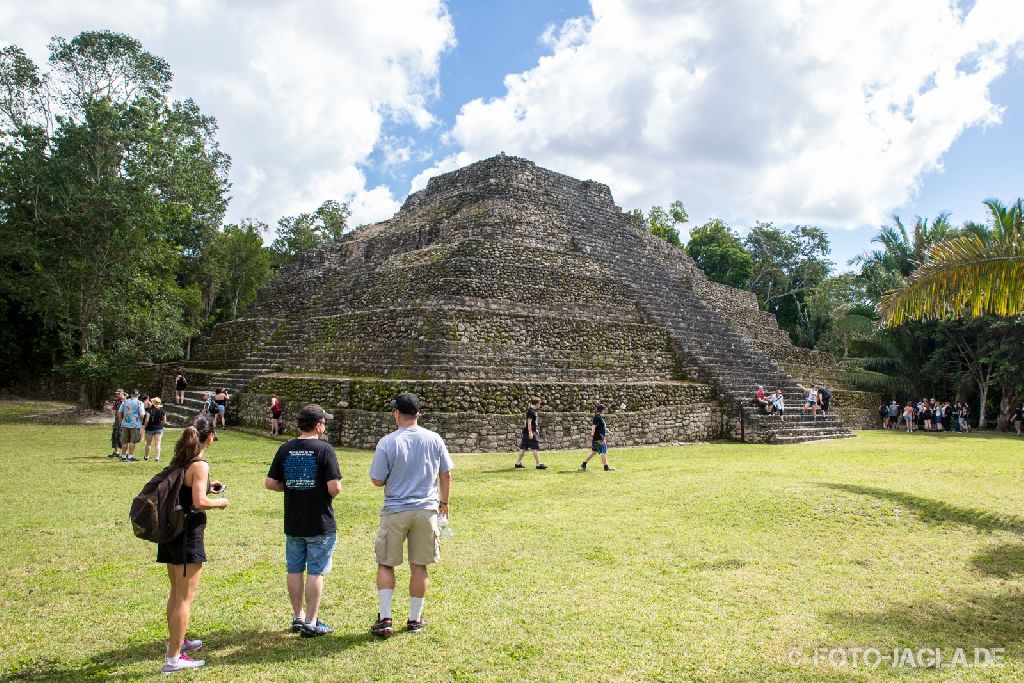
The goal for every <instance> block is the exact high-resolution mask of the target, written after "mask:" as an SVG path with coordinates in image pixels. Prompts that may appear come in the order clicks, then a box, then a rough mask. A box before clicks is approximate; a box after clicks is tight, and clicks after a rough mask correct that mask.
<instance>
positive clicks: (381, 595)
mask: <svg viewBox="0 0 1024 683" xmlns="http://www.w3.org/2000/svg"><path fill="white" fill-rule="evenodd" d="M394 594H395V589H394V588H381V589H380V590H378V591H377V599H378V600H380V618H381V619H390V618H391V596H392V595H394Z"/></svg>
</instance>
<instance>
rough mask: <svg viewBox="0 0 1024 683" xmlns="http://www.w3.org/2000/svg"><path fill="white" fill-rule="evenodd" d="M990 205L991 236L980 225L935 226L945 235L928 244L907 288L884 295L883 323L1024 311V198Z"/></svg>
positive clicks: (995, 200) (1009, 313)
mask: <svg viewBox="0 0 1024 683" xmlns="http://www.w3.org/2000/svg"><path fill="white" fill-rule="evenodd" d="M985 206H986V207H987V208H988V210H989V213H990V214H991V227H990V228H989V230H988V232H987V235H986V234H985V233H984V232H982V231H979V230H977V229H970V230H963V231H953V230H952V229H950V230H948V231H946V230H942V229H941V228H940V229H939V230H935V231H933V234H934V233H935V232H938V233H944V234H945V236H946V238H945V239H940V240H939V241H937V242H935V243H934V244H932V245H931V246H930V247H929V248H928V249H927V252H926V257H925V259H924V261H923V263H921V264H920V265H919V266H918V267H917V268H916V269H915V270H914V272H913V273H912V274H911V275H910V277H908V278H907V280H906V283H905V285H904V286H903V287H902V288H900V289H898V290H895V291H892V292H890V293H888V294H886V295H885V296H883V297H882V301H881V304H880V305H879V313H880V314H881V318H882V323H883V324H884V325H886V326H895V325H900V324H901V323H903V322H905V321H907V320H926V319H933V318H960V317H965V316H971V317H977V316H980V315H984V314H986V313H991V314H994V315H1001V316H1011V315H1019V314H1020V313H1021V312H1024V200H1021V199H1018V200H1017V201H1016V202H1015V203H1013V204H1011V205H1010V206H1005V205H1004V204H1003V203H1002V202H1000V201H999V200H997V199H987V200H985Z"/></svg>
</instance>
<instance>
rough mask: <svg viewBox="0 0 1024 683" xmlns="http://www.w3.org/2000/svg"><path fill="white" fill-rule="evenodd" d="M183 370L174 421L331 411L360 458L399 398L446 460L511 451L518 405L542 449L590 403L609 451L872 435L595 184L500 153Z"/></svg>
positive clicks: (815, 365) (216, 341)
mask: <svg viewBox="0 0 1024 683" xmlns="http://www.w3.org/2000/svg"><path fill="white" fill-rule="evenodd" d="M186 367H187V370H186V374H187V375H189V377H190V381H191V386H192V388H193V391H190V392H189V394H188V397H189V398H188V405H187V407H186V409H177V408H176V407H174V406H171V407H170V410H169V412H171V413H173V416H172V417H173V418H175V419H177V420H179V421H182V420H185V419H188V418H189V417H190V415H192V414H194V413H195V412H196V410H197V409H198V406H199V402H200V398H201V390H202V388H204V387H215V386H218V387H219V386H226V387H227V388H228V389H229V390H230V391H231V392H232V394H234V396H233V402H232V406H231V408H230V411H229V419H232V418H233V419H234V420H235V421H236V422H240V423H241V424H242V425H248V426H252V427H259V428H262V429H264V430H265V429H266V428H267V425H268V416H269V409H268V402H269V395H270V394H271V393H276V394H277V395H278V396H279V397H280V398H281V400H282V401H283V402H284V404H285V410H286V412H285V421H286V423H287V424H288V426H289V427H292V428H294V426H295V423H294V418H295V414H296V412H297V410H298V407H299V406H300V405H302V404H303V403H307V402H317V403H320V404H321V405H323V406H325V407H327V409H328V410H331V411H332V412H334V413H335V415H336V419H335V420H334V422H333V424H332V425H331V426H330V438H331V441H332V442H333V443H335V444H340V445H345V446H353V447H359V448H372V447H373V446H374V444H375V443H376V442H377V440H378V439H379V438H380V437H381V436H382V435H383V434H385V433H387V432H388V431H390V430H391V429H393V428H394V423H393V421H392V417H391V411H390V407H389V404H390V401H391V399H392V398H393V397H394V396H395V395H396V394H397V393H398V392H400V391H413V392H415V393H416V394H418V395H419V396H420V397H421V399H422V400H423V403H424V414H423V417H422V418H421V423H422V424H424V425H425V426H427V427H429V428H431V429H435V430H437V431H438V432H440V433H441V434H442V435H443V436H444V437H445V439H446V440H447V442H448V444H449V446H450V448H452V450H454V451H463V452H465V451H509V450H512V449H514V448H515V447H516V446H517V445H518V439H519V430H520V428H521V426H522V414H523V411H524V410H525V408H526V405H527V401H528V399H529V397H530V396H531V395H537V396H540V397H541V398H542V399H543V405H542V410H541V420H540V422H541V424H540V431H541V439H542V443H543V446H544V447H545V448H552V449H553V448H584V447H587V446H588V445H589V442H588V437H589V434H590V416H591V414H592V410H593V406H594V404H595V403H597V402H601V403H604V404H605V405H607V406H608V407H609V411H608V415H607V417H608V429H609V443H610V444H612V445H613V446H624V445H638V444H654V443H674V442H685V441H706V440H709V439H715V438H729V439H736V440H739V439H741V438H742V439H743V440H746V441H751V442H762V443H763V442H773V443H786V442H795V441H804V440H809V439H823V438H838V437H844V436H848V435H849V434H850V432H849V428H850V427H857V426H867V425H870V424H873V423H874V416H875V408H876V407H877V405H878V400H877V399H878V397H877V396H876V395H873V394H867V393H863V392H857V391H854V390H852V389H851V387H849V385H847V384H846V383H845V382H844V379H843V377H842V373H840V372H839V371H838V370H837V368H836V366H835V363H834V361H833V359H832V358H831V357H830V356H828V355H827V354H823V353H820V352H817V351H810V350H807V349H802V348H797V347H795V346H793V345H792V344H791V343H790V340H789V336H788V335H787V334H786V333H785V332H784V331H782V330H780V329H779V328H778V325H777V323H776V321H775V318H774V317H773V316H772V315H770V314H768V313H765V312H763V311H761V310H759V309H758V306H757V303H756V300H755V298H754V295H753V294H751V293H749V292H744V291H740V290H737V289H733V288H730V287H726V286H724V285H719V284H716V283H713V282H711V281H709V280H708V279H707V278H706V277H705V276H704V274H703V273H702V272H701V271H700V269H698V268H697V267H696V266H695V265H694V263H693V262H692V261H691V260H690V258H689V257H688V256H687V255H686V253H685V252H683V251H682V250H680V249H678V248H675V247H673V246H671V245H669V244H667V243H665V242H664V241H662V240H660V239H658V238H656V237H654V236H652V235H650V234H649V233H648V232H647V231H646V230H645V229H644V227H643V226H642V225H640V224H638V223H637V222H636V221H635V220H634V219H631V218H630V216H628V215H626V214H625V213H623V212H622V210H621V209H620V208H619V207H617V206H615V202H614V201H613V199H612V196H611V192H610V191H609V189H608V187H607V186H606V185H602V184H600V183H596V182H593V181H590V180H586V181H580V180H576V179H574V178H570V177H568V176H565V175H561V174H558V173H554V172H552V171H548V170H546V169H543V168H539V167H538V166H536V165H535V164H534V163H532V162H530V161H527V160H525V159H519V158H515V157H508V156H505V155H499V156H497V157H493V158H491V159H486V160H484V161H480V162H478V163H475V164H472V165H470V166H467V167H465V168H463V169H460V170H458V171H454V172H451V173H446V174H444V175H441V176H438V177H436V178H432V179H431V180H430V182H429V183H428V185H427V187H426V189H425V190H421V191H420V192H416V193H415V194H413V195H411V196H409V198H408V199H407V200H406V202H405V204H404V205H403V206H402V209H401V211H399V213H398V214H397V215H395V216H394V217H393V218H391V219H390V220H387V221H384V222H382V223H377V224H374V225H368V226H364V227H362V228H359V229H357V230H355V231H354V232H352V233H351V234H349V235H346V236H345V237H344V238H343V239H341V240H338V241H337V242H334V243H331V244H328V245H324V246H321V247H318V248H316V249H313V250H311V251H309V252H306V253H304V254H302V255H301V256H300V258H299V259H298V260H297V261H296V262H295V263H293V264H292V265H290V266H289V267H287V268H286V269H284V270H283V271H282V272H281V273H279V274H278V275H277V276H276V277H275V278H274V279H273V280H272V281H271V282H270V283H269V284H268V285H267V286H266V287H265V288H264V289H263V290H262V291H261V292H260V294H259V298H258V300H257V301H256V302H255V303H254V304H253V305H252V306H250V307H249V308H248V310H247V311H246V312H245V313H244V315H242V317H240V318H239V319H237V320H233V321H231V322H227V323H222V324H220V325H218V326H217V327H216V328H215V329H214V331H213V334H212V335H211V336H210V337H209V338H207V339H204V340H203V341H202V342H201V344H200V345H199V347H198V350H197V352H196V355H195V360H192V361H189V362H188V363H187V366H186ZM171 379H172V378H171V377H168V378H166V380H165V395H170V382H171ZM798 382H802V383H808V384H809V383H811V382H824V383H825V384H826V386H828V387H829V388H830V390H831V391H832V393H833V396H834V398H833V410H832V412H831V414H830V415H828V416H827V417H824V418H822V417H819V418H818V420H817V421H816V422H811V421H810V418H807V419H800V418H799V407H800V405H801V403H802V392H801V390H800V388H799V386H798ZM757 384H763V385H765V386H766V387H767V388H769V389H770V388H774V387H781V388H782V389H783V390H784V392H785V395H786V402H787V407H788V415H787V419H786V421H785V422H783V421H781V420H780V419H779V418H778V417H775V416H766V415H762V414H758V412H757V411H756V410H755V408H754V406H753V402H752V396H753V393H754V390H755V387H756V385H757Z"/></svg>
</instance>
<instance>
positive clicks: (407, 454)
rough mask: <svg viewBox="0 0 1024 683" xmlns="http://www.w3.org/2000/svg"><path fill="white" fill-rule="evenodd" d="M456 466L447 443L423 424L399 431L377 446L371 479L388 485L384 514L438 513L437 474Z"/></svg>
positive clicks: (385, 487)
mask: <svg viewBox="0 0 1024 683" xmlns="http://www.w3.org/2000/svg"><path fill="white" fill-rule="evenodd" d="M452 467H453V465H452V458H451V456H450V455H448V448H447V447H446V446H445V445H444V440H443V439H442V438H441V437H440V435H438V434H437V433H435V432H432V431H430V430H429V429H424V428H423V427H420V426H419V425H417V426H414V427H402V428H400V429H397V430H395V431H393V432H391V433H390V434H388V435H387V436H385V437H384V438H383V439H381V440H380V441H379V442H378V443H377V450H376V452H375V453H374V454H373V462H372V463H370V478H371V479H376V480H377V481H385V482H387V483H386V484H385V485H384V507H383V508H382V509H381V514H382V515H390V514H393V513H395V512H403V511H405V510H436V509H437V507H438V502H439V499H438V497H437V475H438V474H439V473H441V472H448V471H449V470H451V469H452Z"/></svg>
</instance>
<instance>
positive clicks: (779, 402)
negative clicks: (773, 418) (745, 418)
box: [754, 384, 832, 420]
mask: <svg viewBox="0 0 1024 683" xmlns="http://www.w3.org/2000/svg"><path fill="white" fill-rule="evenodd" d="M797 386H798V387H800V390H801V391H802V392H803V394H804V401H803V405H802V406H801V408H800V412H801V413H802V414H804V415H806V414H807V413H810V414H811V417H812V418H813V419H815V420H817V419H818V413H819V412H820V413H821V414H822V415H828V410H829V407H830V405H831V403H832V392H831V391H829V390H828V389H827V388H825V385H824V384H817V385H811V386H809V387H805V386H803V385H802V384H798V385H797ZM754 404H755V405H756V406H757V407H758V408H759V409H761V410H763V411H764V412H765V414H766V415H778V416H779V419H781V420H785V419H786V397H785V395H784V394H783V393H782V389H776V390H775V391H773V392H771V393H770V394H766V393H765V391H764V387H763V386H762V385H760V384H758V385H757V391H755V392H754Z"/></svg>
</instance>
